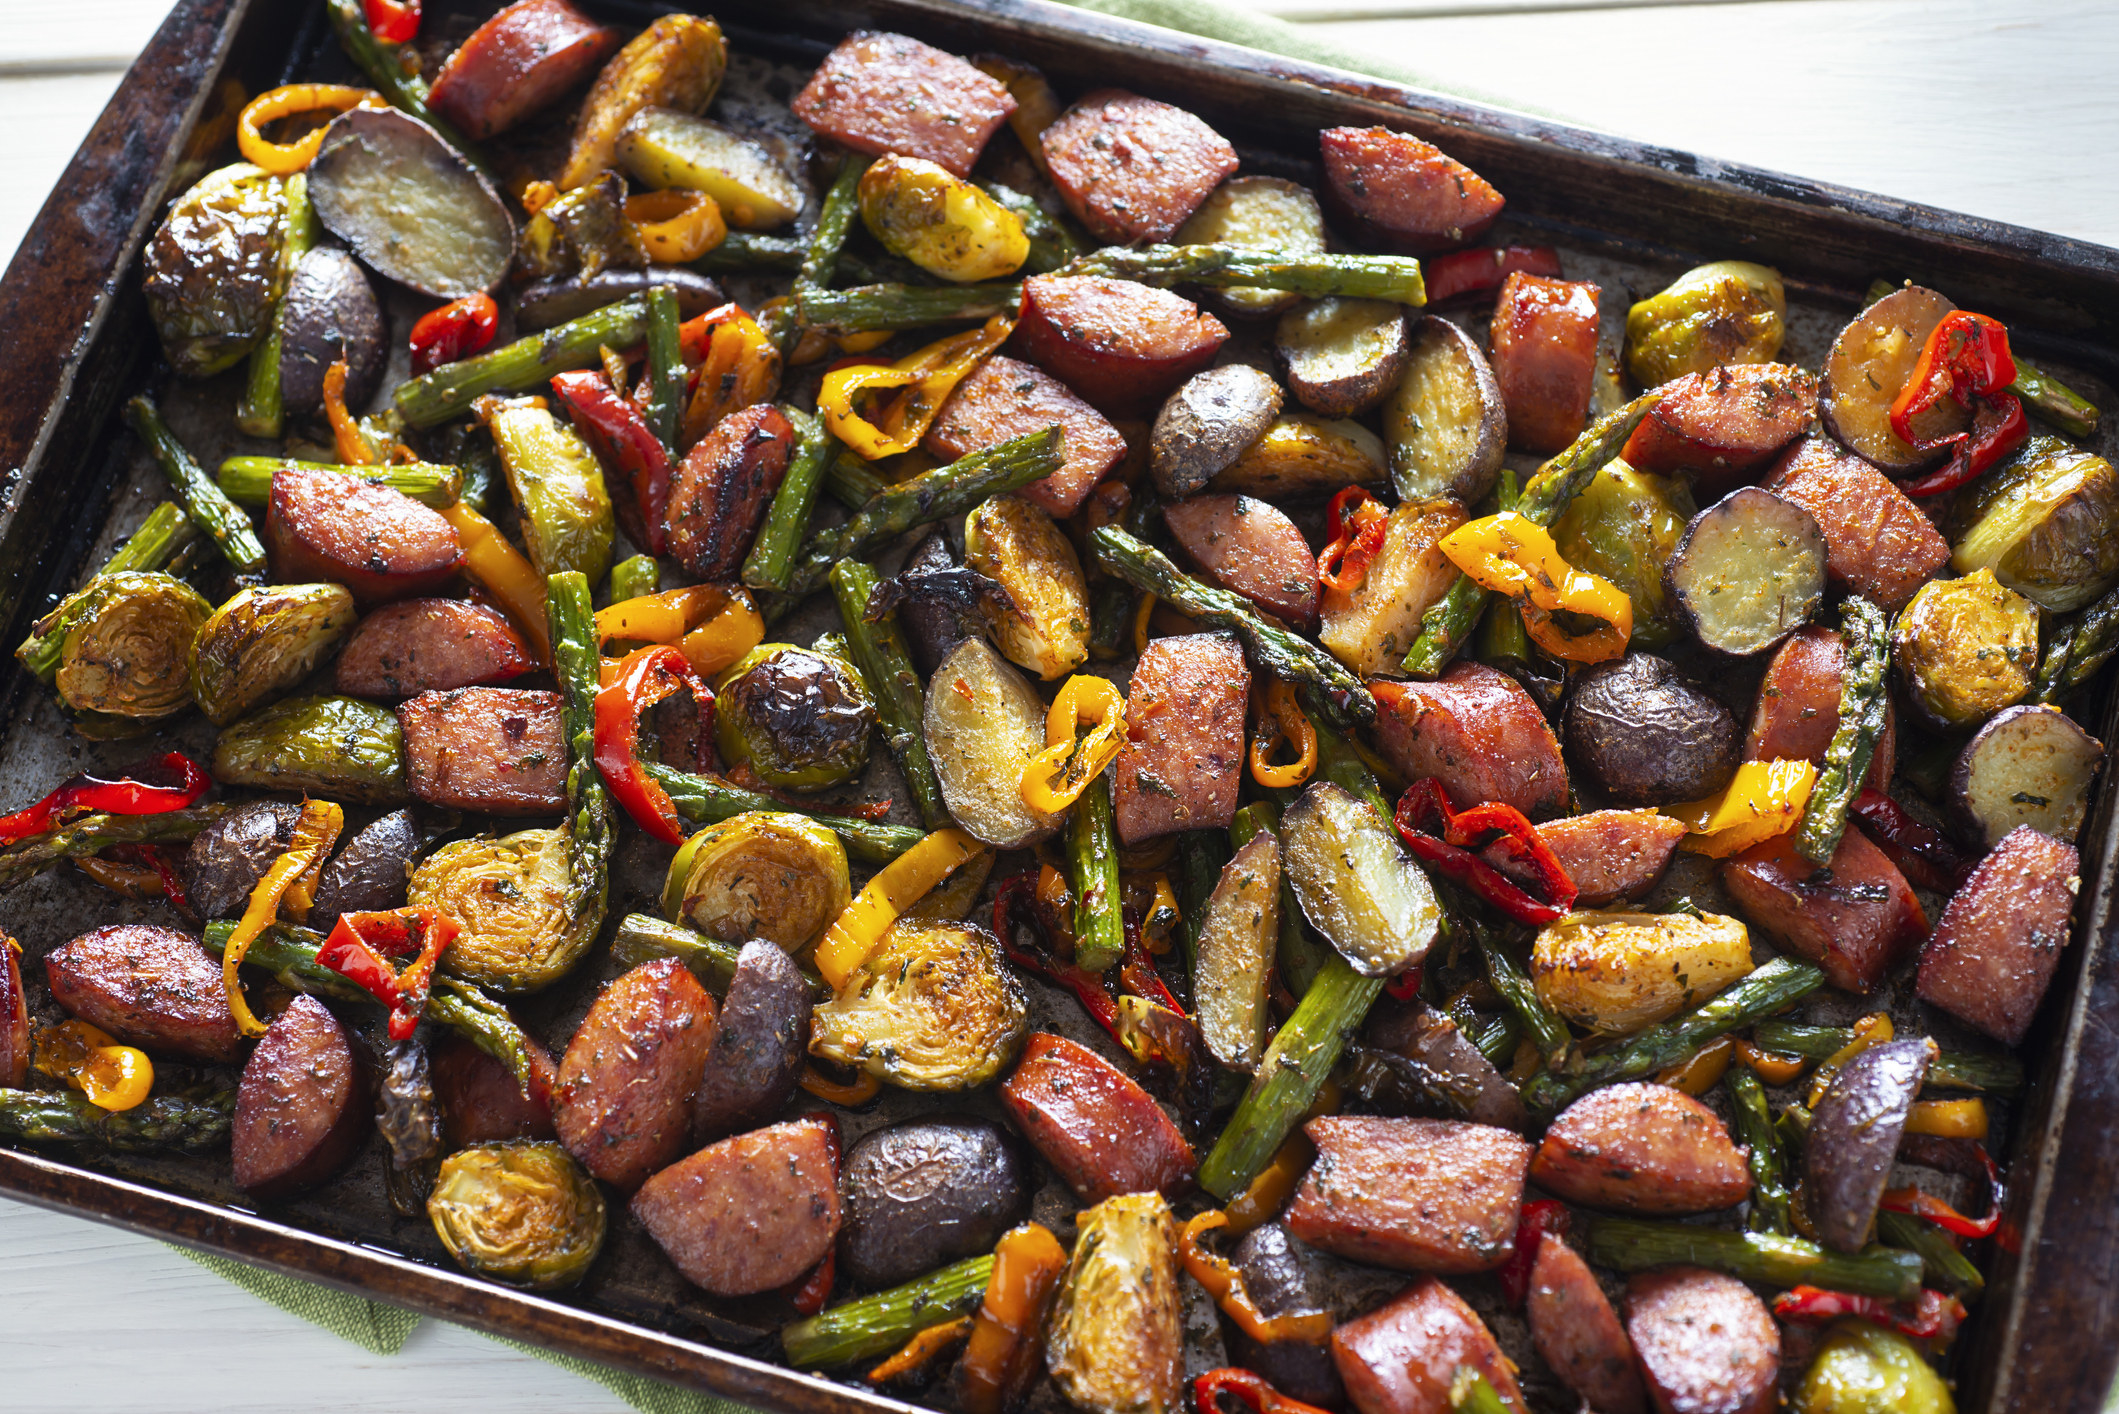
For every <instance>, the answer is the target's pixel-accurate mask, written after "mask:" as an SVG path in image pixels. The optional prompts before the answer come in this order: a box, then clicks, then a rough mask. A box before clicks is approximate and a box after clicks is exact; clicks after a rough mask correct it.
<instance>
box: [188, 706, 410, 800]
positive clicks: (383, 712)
mask: <svg viewBox="0 0 2119 1414" xmlns="http://www.w3.org/2000/svg"><path fill="white" fill-rule="evenodd" d="M213 778H214V779H215V780H217V781H219V782H220V783H221V784H222V785H228V786H252V787H255V788H256V789H258V790H284V791H305V792H311V793H314V794H316V795H321V796H327V797H329V798H330V799H332V800H339V801H345V802H347V803H349V804H357V805H403V804H404V803H405V802H406V801H408V800H410V799H411V798H412V796H411V794H410V792H408V791H407V790H406V788H405V737H404V733H403V732H402V731H400V730H399V729H398V725H397V714H396V713H395V712H392V711H391V710H390V709H389V708H387V707H378V706H376V705H375V704H374V703H373V702H363V701H361V699H359V698H358V697H290V698H288V699H287V700H286V701H284V702H275V703H273V704H272V705H271V706H270V707H267V708H264V709H263V710H261V711H257V712H253V713H251V714H250V715H249V716H247V717H245V718H243V720H242V721H240V722H237V723H236V724H235V725H234V726H232V727H227V728H225V729H223V730H222V732H221V736H220V740H218V741H216V742H215V743H214V745H213Z"/></svg>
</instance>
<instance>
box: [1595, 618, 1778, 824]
mask: <svg viewBox="0 0 2119 1414" xmlns="http://www.w3.org/2000/svg"><path fill="white" fill-rule="evenodd" d="M1566 723H1567V725H1566V734H1567V751H1568V755H1569V756H1570V757H1571V758H1572V760H1573V761H1574V764H1575V766H1576V768H1577V769H1578V770H1582V771H1586V772H1587V773H1588V775H1589V778H1590V779H1591V780H1593V781H1595V782H1596V783H1597V785H1598V786H1600V787H1601V788H1602V789H1603V790H1604V791H1605V792H1607V793H1608V794H1609V795H1610V796H1611V797H1612V799H1613V800H1615V801H1617V802H1618V803H1620V804H1622V805H1675V804H1677V803H1678V802H1680V801H1688V800H1700V799H1702V798H1704V797H1706V796H1710V795H1713V794H1714V793H1715V792H1716V791H1718V790H1720V789H1722V788H1723V787H1724V786H1726V785H1728V784H1729V778H1730V777H1731V776H1733V775H1735V774H1736V768H1737V761H1738V758H1739V756H1740V755H1741V752H1740V746H1741V740H1742V733H1741V730H1740V729H1739V728H1738V726H1737V723H1736V717H1735V716H1734V714H1732V713H1731V712H1730V710H1729V709H1728V708H1727V707H1724V706H1723V705H1722V704H1721V703H1720V702H1718V701H1716V700H1715V699H1714V698H1713V697H1711V696H1709V695H1708V694H1707V693H1706V692H1705V691H1704V690H1703V689H1701V688H1700V687H1698V686H1697V685H1695V684H1693V683H1691V682H1688V681H1687V680H1686V679H1685V678H1684V677H1683V675H1681V674H1680V673H1679V672H1678V670H1677V669H1676V668H1674V667H1672V666H1671V665H1670V664H1669V663H1668V662H1666V661H1665V660H1663V659H1661V658H1658V657H1656V656H1655V655H1653V654H1650V653H1629V654H1628V655H1627V656H1626V657H1625V658H1623V659H1620V660H1619V661H1617V662H1611V663H1600V664H1598V665H1597V666H1596V667H1593V668H1591V669H1590V670H1589V671H1588V672H1586V673H1584V674H1583V675H1582V676H1581V678H1580V679H1579V680H1577V682H1576V683H1575V687H1574V691H1573V692H1572V693H1571V694H1570V695H1569V697H1568V701H1567V718H1566Z"/></svg>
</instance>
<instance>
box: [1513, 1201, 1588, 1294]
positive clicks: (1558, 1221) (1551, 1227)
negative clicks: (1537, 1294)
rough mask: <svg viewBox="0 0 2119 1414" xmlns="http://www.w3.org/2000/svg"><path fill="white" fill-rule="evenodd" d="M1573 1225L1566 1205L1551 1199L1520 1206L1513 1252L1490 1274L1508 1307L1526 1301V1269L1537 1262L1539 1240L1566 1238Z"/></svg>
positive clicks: (1572, 1218)
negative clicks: (1494, 1278)
mask: <svg viewBox="0 0 2119 1414" xmlns="http://www.w3.org/2000/svg"><path fill="white" fill-rule="evenodd" d="M1574 1221H1575V1220H1574V1214H1572V1213H1570V1212H1568V1211H1567V1205H1566V1204H1565V1203H1562V1202H1559V1201H1557V1200H1555V1199H1552V1198H1535V1199H1532V1200H1531V1201H1530V1202H1528V1203H1525V1204H1524V1205H1523V1212H1522V1215H1521V1216H1519V1217H1518V1218H1517V1219H1516V1246H1515V1250H1514V1251H1512V1252H1510V1253H1509V1254H1508V1260H1507V1261H1506V1262H1503V1263H1502V1264H1501V1268H1500V1270H1498V1271H1496V1272H1495V1273H1494V1276H1495V1277H1496V1278H1498V1279H1499V1280H1500V1283H1501V1294H1502V1295H1503V1296H1505V1297H1507V1298H1508V1304H1509V1305H1511V1306H1521V1305H1522V1304H1523V1303H1524V1302H1525V1301H1526V1300H1527V1299H1529V1297H1530V1269H1531V1266H1532V1264H1533V1263H1535V1262H1536V1261H1537V1260H1538V1242H1539V1240H1540V1239H1541V1238H1543V1237H1544V1236H1545V1234H1546V1233H1548V1232H1549V1233H1551V1234H1553V1235H1554V1236H1555V1237H1565V1236H1567V1231H1568V1229H1569V1228H1571V1227H1573V1226H1574Z"/></svg>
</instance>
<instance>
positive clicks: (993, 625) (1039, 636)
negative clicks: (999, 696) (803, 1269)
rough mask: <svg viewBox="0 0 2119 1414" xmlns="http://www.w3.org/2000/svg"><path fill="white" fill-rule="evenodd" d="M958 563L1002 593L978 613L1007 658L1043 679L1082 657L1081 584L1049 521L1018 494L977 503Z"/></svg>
mask: <svg viewBox="0 0 2119 1414" xmlns="http://www.w3.org/2000/svg"><path fill="white" fill-rule="evenodd" d="M964 565H965V568H967V569H971V570H974V571H976V572H978V573H979V574H982V575H985V576H986V577H987V578H988V579H991V580H993V581H994V582H995V583H997V584H999V585H1000V586H1001V589H1002V590H1003V591H1004V592H1005V593H1006V595H1007V604H1008V607H1007V608H1006V609H1002V608H999V607H998V606H997V601H995V600H991V599H989V600H987V601H986V603H985V611H986V616H987V624H988V627H989V628H990V629H991V631H992V633H993V639H994V643H995V645H996V646H998V647H999V648H1000V650H1001V652H1002V653H1003V654H1005V655H1006V656H1007V657H1008V659H1009V661H1011V662H1013V663H1015V664H1016V665H1017V666H1019V667H1022V668H1026V669H1028V670H1029V671H1031V672H1033V673H1036V674H1037V675H1038V676H1039V677H1041V678H1044V679H1045V680H1046V681H1048V682H1049V681H1051V680H1053V679H1055V678H1060V677H1064V676H1065V675H1066V674H1068V673H1070V672H1072V671H1073V670H1074V669H1076V668H1078V667H1080V666H1081V665H1082V664H1083V663H1085V662H1087V661H1088V660H1089V586H1088V583H1087V581H1086V580H1085V579H1084V578H1083V577H1082V566H1081V561H1080V560H1079V559H1077V558H1076V557H1075V553H1074V546H1073V544H1072V543H1071V542H1069V541H1068V539H1067V537H1066V536H1065V535H1063V534H1061V533H1060V528H1059V527H1058V526H1057V525H1055V524H1054V523H1053V520H1052V517H1051V516H1049V515H1047V514H1046V513H1045V512H1044V511H1043V510H1041V509H1039V508H1038V507H1036V506H1034V505H1032V504H1030V502H1028V501H1025V500H1023V499H1022V498H1021V497H1018V496H995V497H993V498H992V499H991V500H988V501H985V502H982V503H981V504H980V505H979V506H978V507H977V509H975V510H973V511H972V513H971V514H970V515H969V516H968V517H966V518H965V521H964Z"/></svg>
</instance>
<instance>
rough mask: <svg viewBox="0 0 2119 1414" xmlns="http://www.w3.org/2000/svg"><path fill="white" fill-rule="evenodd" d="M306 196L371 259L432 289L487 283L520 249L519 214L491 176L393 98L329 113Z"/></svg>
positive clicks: (458, 289) (386, 272)
mask: <svg viewBox="0 0 2119 1414" xmlns="http://www.w3.org/2000/svg"><path fill="white" fill-rule="evenodd" d="M309 201H310V204H311V205H313V206H314V207H315V208H316V216H317V220H319V221H321V222H322V223H323V225H324V229H325V230H327V231H329V232H331V234H332V235H334V236H337V237H338V238H339V239H340V240H342V241H344V242H345V243H346V244H347V245H348V246H349V247H350V248H351V249H352V251H353V253H354V254H355V255H357V256H359V257H360V258H361V260H362V261H363V262H365V263H366V264H367V266H368V268H370V269H371V270H374V271H375V272H376V273H377V274H379V275H382V276H384V277H385V278H387V279H391V280H395V281H397V283H399V284H400V285H403V286H405V287H406V288H408V289H411V290H414V291H416V292H417V293H419V294H423V295H425V296H427V297H428V298H429V299H438V300H448V299H457V298H460V297H461V296H464V295H469V294H477V293H480V292H485V293H491V292H492V291H493V290H496V289H498V288H499V287H500V282H501V279H502V277H504V276H505V275H506V274H507V273H508V266H509V263H510V262H511V261H512V260H513V259H514V256H515V220H514V218H513V217H511V216H510V215H509V214H508V208H507V205H506V204H505V203H504V202H502V201H501V199H500V193H499V192H497V191H495V190H494V189H493V184H492V183H491V182H490V181H488V180H486V178H485V175H484V174H483V173H481V172H480V171H479V170H478V169H477V168H476V167H473V166H472V165H471V163H470V161H469V160H468V159H466V158H465V157H464V155H463V154H462V153H460V152H458V151H457V150H456V149H455V148H453V147H451V146H449V144H448V143H447V142H445V141H444V140H443V139H442V137H441V135H440V134H439V133H437V132H435V131H434V129H432V128H430V127H428V126H427V125H426V124H425V123H422V122H421V121H420V120H419V119H417V118H414V117H412V116H410V115H409V114H405V113H400V112H399V111H398V110H397V109H395V108H355V109H353V110H351V111H350V112H346V113H341V114H340V115H339V116H338V117H336V118H334V119H332V121H331V126H330V127H328V128H326V129H325V130H324V145H323V146H322V147H320V148H318V149H317V153H316V160H315V161H313V162H311V163H310V164H309Z"/></svg>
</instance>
